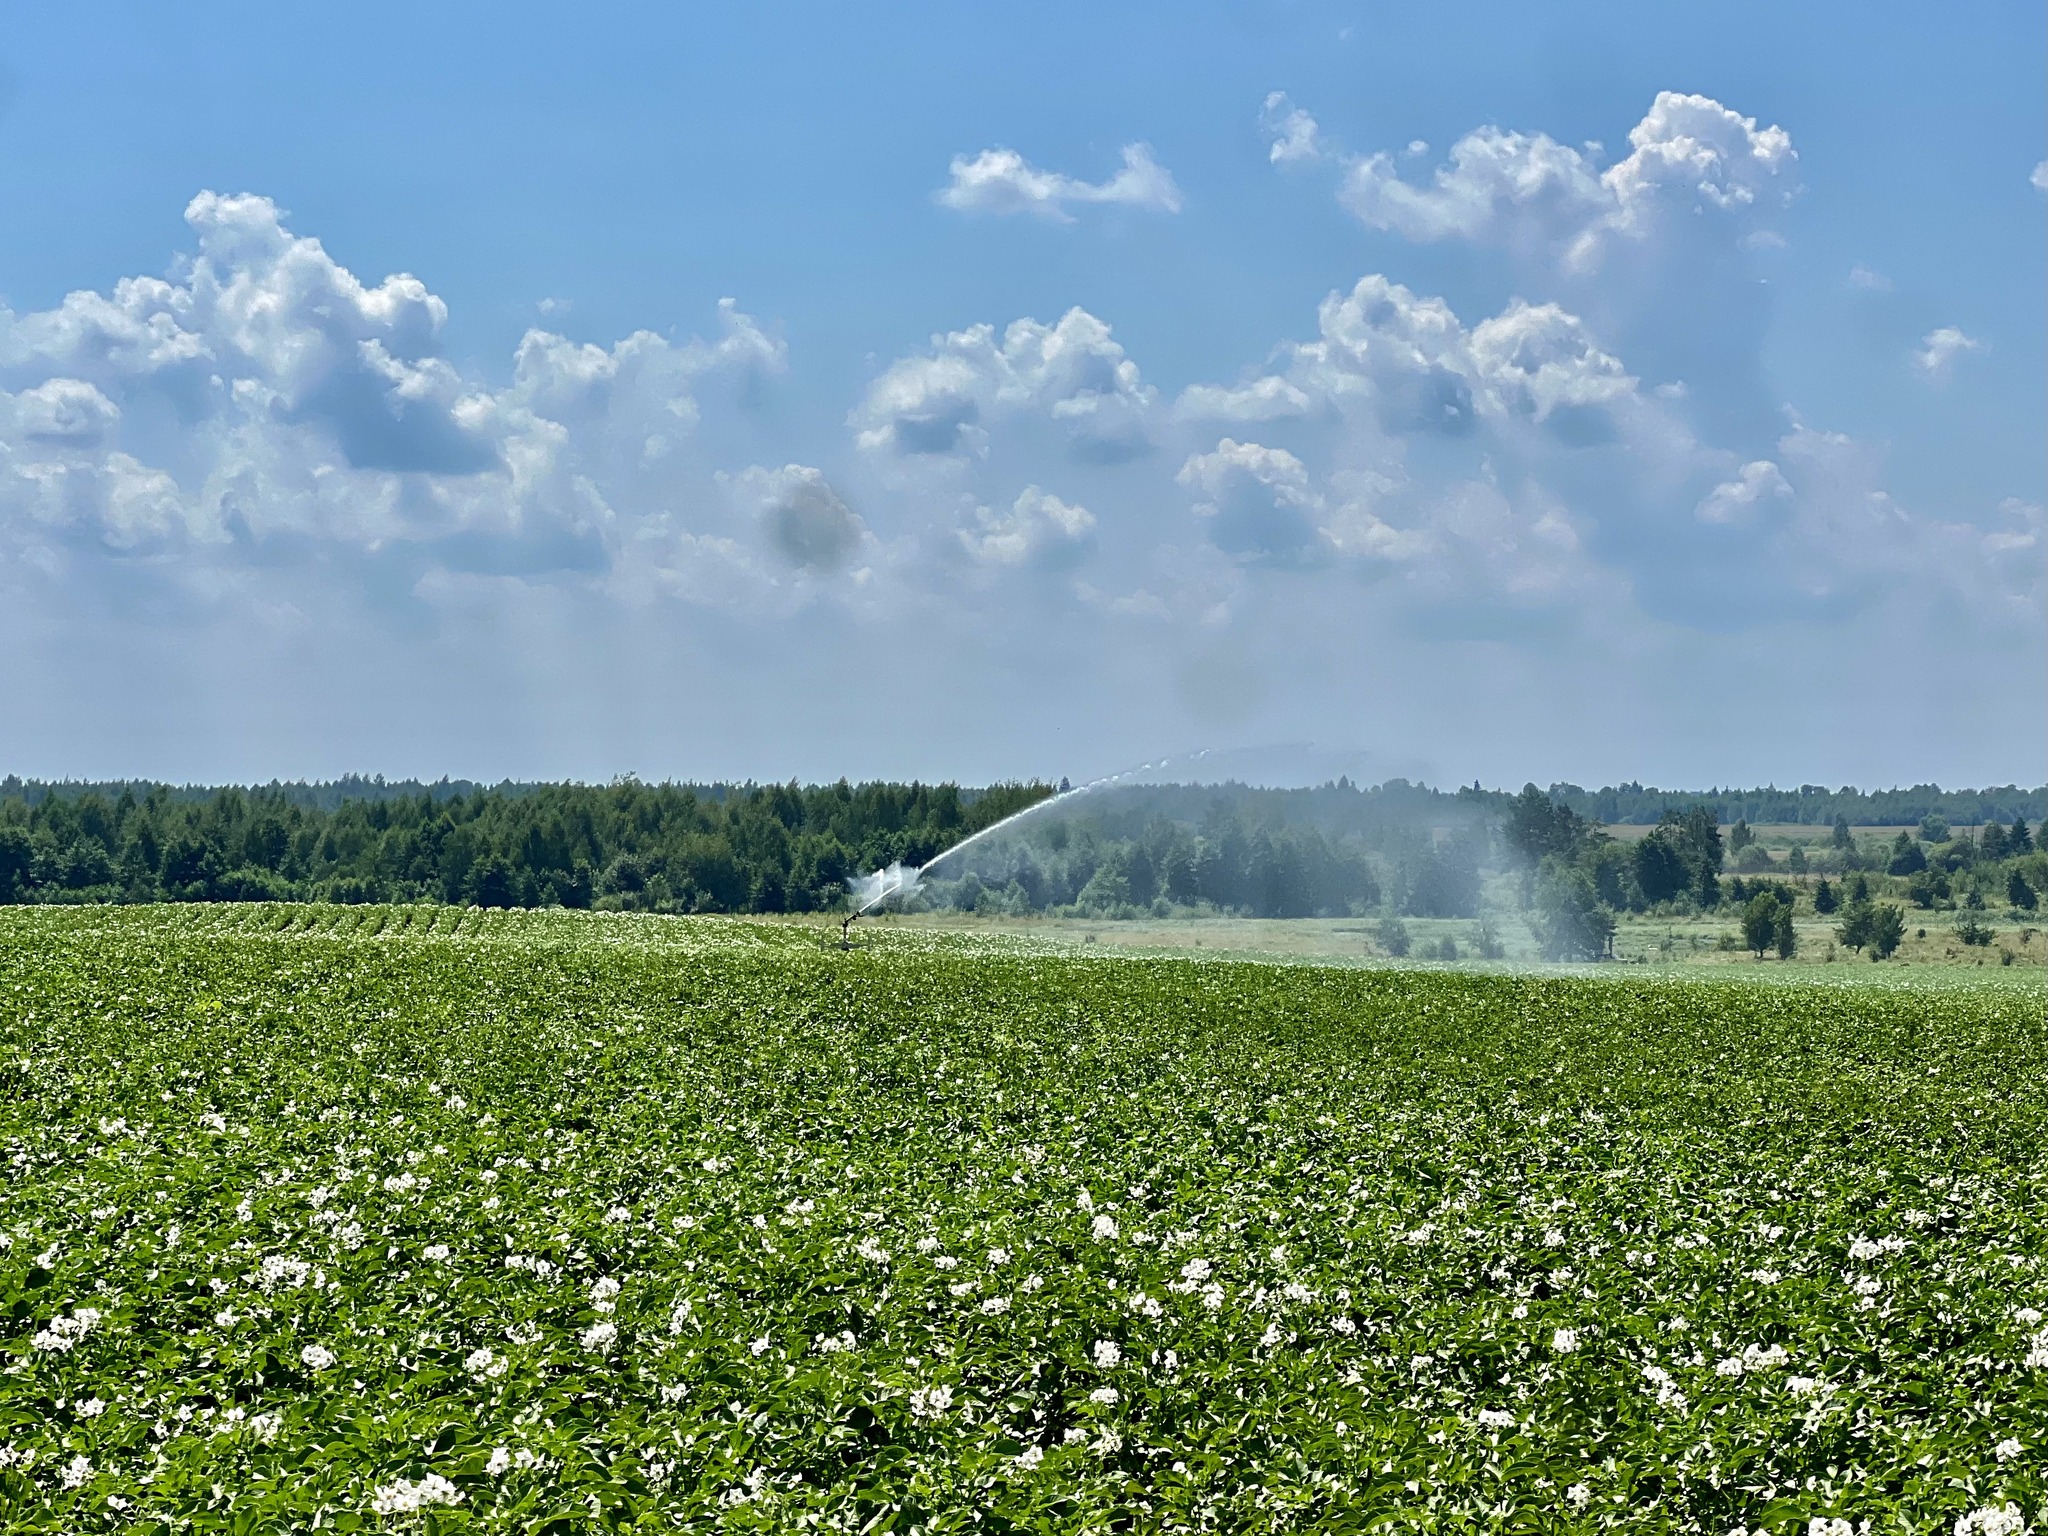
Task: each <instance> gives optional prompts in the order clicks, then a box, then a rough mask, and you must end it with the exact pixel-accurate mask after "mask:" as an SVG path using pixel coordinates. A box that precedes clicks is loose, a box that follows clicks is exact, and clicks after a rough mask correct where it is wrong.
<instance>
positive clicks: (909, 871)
mask: <svg viewBox="0 0 2048 1536" xmlns="http://www.w3.org/2000/svg"><path fill="white" fill-rule="evenodd" d="M1209 755H1210V749H1209V748H1206V747H1205V748H1203V749H1202V750H1201V751H1199V752H1189V753H1186V754H1184V755H1183V756H1181V757H1162V758H1160V759H1159V761H1157V762H1155V763H1140V764H1139V765H1138V766H1137V767H1135V768H1126V769H1124V770H1123V771H1122V772H1121V773H1111V774H1105V775H1104V776H1103V777H1102V778H1099V779H1090V780H1089V781H1088V782H1087V783H1086V784H1078V785H1076V786H1075V787H1074V788H1072V789H1065V790H1061V791H1060V792H1059V793H1058V794H1056V795H1048V796H1047V797H1046V798H1045V799H1043V800H1037V801H1034V802H1033V803H1031V804H1030V805H1027V806H1025V807H1024V809H1023V810H1021V811H1013V812H1012V813H1011V814H1009V815H1008V816H1005V817H1004V818H1003V819H1002V820H1001V821H997V822H991V823H990V824H989V825H988V826H985V827H983V828H982V829H981V830H980V831H979V832H970V833H968V834H967V836H965V837H963V838H961V839H960V841H959V842H957V843H954V844H953V845H952V846H951V847H949V848H947V849H945V850H943V851H942V852H940V853H936V854H934V855H933V856H932V857H931V858H929V859H927V860H925V862H924V863H923V864H901V863H898V864H891V865H890V866H889V867H888V868H887V869H878V870H875V871H874V872H873V873H872V874H866V875H861V876H859V877H857V878H855V879H852V880H849V881H847V882H846V883H847V885H848V886H849V887H850V888H851V889H852V891H853V912H852V914H851V915H850V916H849V917H847V919H846V920H845V921H844V922H842V923H841V924H840V925H839V934H840V938H841V939H842V940H843V939H844V938H845V937H846V935H847V933H848V931H849V930H851V929H852V927H853V925H854V924H855V923H856V922H857V921H859V920H860V919H861V918H863V917H865V916H867V914H868V913H870V912H872V911H873V910H874V909H875V908H876V907H879V906H881V905H882V904H883V903H885V902H887V901H889V900H890V899H892V898H894V897H898V896H908V895H910V894H911V893H913V892H914V891H916V889H917V885H918V881H919V880H920V879H921V878H923V875H924V872H925V871H926V870H928V869H930V868H931V867H932V866H933V865H934V864H937V863H938V862H939V861H940V860H941V859H950V858H951V857H953V855H954V854H956V853H958V852H960V851H961V850H962V849H964V848H970V847H972V846H973V845H974V844H976V843H978V842H980V841H981V840H982V839H983V838H985V837H993V836H994V835H995V834H996V833H998V832H1000V831H1002V830H1003V829H1004V828H1005V827H1011V826H1015V825H1016V824H1017V823H1018V822H1020V821H1022V820H1023V819H1024V818H1025V817H1027V816H1036V815H1037V814H1038V813H1039V812H1040V811H1043V810H1046V809H1048V808H1050V807H1052V806H1055V805H1064V804H1065V803H1066V802H1067V801H1069V800H1075V799H1078V798H1079V797H1080V796H1082V795H1086V794H1090V793H1092V792H1093V791H1095V790H1098V789H1107V788H1109V787H1110V786H1111V785H1112V784H1121V783H1122V782H1124V781H1125V780H1126V779H1134V778H1136V777H1137V776H1138V775H1139V774H1141V773H1156V772H1158V771H1159V770H1160V769H1162V768H1164V767H1166V766H1167V765H1168V764H1169V763H1180V762H1185V763H1190V764H1192V763H1197V762H1200V761H1201V760H1202V759H1203V758H1205V757H1207V756H1209Z"/></svg>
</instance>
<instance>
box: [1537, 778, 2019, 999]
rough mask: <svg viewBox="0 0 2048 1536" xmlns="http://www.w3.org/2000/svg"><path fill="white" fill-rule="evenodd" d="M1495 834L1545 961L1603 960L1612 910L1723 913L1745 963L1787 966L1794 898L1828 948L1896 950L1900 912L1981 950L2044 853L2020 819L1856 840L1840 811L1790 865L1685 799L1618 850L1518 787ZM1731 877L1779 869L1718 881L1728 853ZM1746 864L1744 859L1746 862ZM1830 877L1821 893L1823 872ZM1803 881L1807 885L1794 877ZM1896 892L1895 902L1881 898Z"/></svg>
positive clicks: (1588, 826)
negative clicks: (1921, 914)
mask: <svg viewBox="0 0 2048 1536" xmlns="http://www.w3.org/2000/svg"><path fill="white" fill-rule="evenodd" d="M1501 839H1502V841H1503V842H1504V843H1505V844H1506V846H1507V847H1508V848H1509V849H1510V850H1511V851H1512V852H1513V854H1514V855H1515V857H1516V859H1517V861H1518V862H1519V865H1520V868H1521V871H1522V892H1521V894H1522V902H1523V905H1524V906H1525V907H1528V908H1529V909H1530V910H1531V912H1532V926H1533V927H1534V928H1535V931H1536V935H1537V939H1538V942H1539V944H1540V945H1541V946H1542V949H1543V952H1544V953H1545V955H1546V956H1548V957H1550V958H1552V959H1599V958H1602V957H1603V956H1605V955H1607V954H1609V953H1611V951H1612V945H1613V939H1614V931H1615V926H1616V920H1617V916H1618V914H1620V913H1621V912H1624V911H1626V912H1638V913H1640V912H1668V913H1674V914H1677V913H1686V912H1710V911H1714V910H1717V909H1720V908H1723V907H1727V908H1729V909H1731V910H1732V911H1733V912H1734V913H1735V915H1736V917H1737V919H1738V922H1739V925H1740V928H1741V934H1742V940H1743V942H1744V944H1745V945H1746V946H1747V947H1748V948H1749V949H1751V950H1752V951H1753V952H1754V953H1755V954H1756V955H1757V956H1758V957H1759V958H1761V957H1762V956H1763V955H1764V954H1765V952H1766V951H1770V950H1775V951H1776V953H1777V954H1778V955H1779V956H1780V958H1783V959H1790V958H1791V957H1792V956H1793V955H1794V954H1795V953H1796V952H1797V948H1798V942H1799V940H1798V932H1797V929H1796V928H1795V927H1794V925H1793V916H1794V914H1795V912H1796V911H1797V909H1798V907H1799V904H1800V903H1801V901H1802V900H1803V901H1805V902H1806V903H1807V904H1808V905H1810V907H1811V908H1812V910H1813V911H1814V913H1815V914H1816V915H1818V916H1823V917H1826V916H1834V915H1836V914H1839V926H1838V927H1837V928H1836V938H1837V940H1838V942H1840V943H1841V944H1843V945H1844V946H1846V947H1847V948H1848V949H1850V950H1851V951H1854V952H1861V951H1863V950H1865V949H1868V950H1869V951H1870V953H1871V954H1872V955H1873V956H1875V957H1876V958H1878V959H1884V958H1887V957H1889V956H1890V955H1891V954H1892V952H1893V951H1894V950H1896V949H1897V948H1898V945H1899V943H1900V941H1901V939H1902V938H1903V936H1904V933H1905V929H1906V918H1905V913H1906V910H1907V908H1906V906H1905V905H1904V903H1910V904H1911V906H1913V907H1918V908H1921V909H1923V910H1927V911H1941V910H1948V911H1956V912H1958V913H1961V914H1962V917H1961V919H1960V921H1959V922H1958V926H1957V930H1956V931H1957V933H1958V935H1959V936H1960V937H1962V939H1963V942H1964V943H1966V944H1977V943H1988V942H1989V937H1990V933H1991V930H1990V929H1989V928H1988V927H1987V926H1986V925H1985V924H1984V922H1983V921H1982V919H1980V918H1978V917H1977V916H1975V914H1978V913H1984V912H1988V911H1990V910H1992V909H1993V908H1995V907H2000V906H2003V907H2006V908H2008V909H2010V910H2011V911H2012V912H2014V913H2016V914H2018V915H2021V916H2025V915H2026V914H2028V913H2031V912H2033V911H2035V910H2036V909H2037V907H2038V906H2039V902H2040V891H2041V889H2042V887H2043V885H2044V884H2048V851H2044V850H2042V849H2041V848H2040V846H2039V845H2038V843H2037V841H2036V838H2035V835H2034V832H2033V830H2032V829H2031V828H2029V827H2028V825H2027V821H2026V818H2025V817H2023V816H2014V817H2013V818H2012V819H2011V822H2010V824H2009V825H2008V824H2006V823H2004V822H2001V821H1999V820H1997V819H1995V818H1994V819H1992V820H1989V821H1987V822H1985V824H1984V825H1983V826H1982V827H1981V828H1980V829H1978V831H1977V834H1976V836H1974V837H1972V836H1970V835H1968V833H1967V832H1961V831H1958V830H1956V829H1953V828H1951V827H1950V825H1949V823H1948V822H1947V820H1946V819H1945V818H1944V817H1942V816H1941V815H1939V814H1938V813H1929V814H1928V815H1926V816H1925V817H1924V818H1922V820H1921V822H1920V825H1919V827H1918V828H1917V829H1915V830H1912V831H1908V830H1906V829H1903V828H1902V829H1900V830H1899V831H1898V832H1897V833H1896V834H1895V835H1894V836H1893V837H1892V838H1891V839H1889V840H1888V841H1887V840H1884V839H1869V838H1866V839H1859V838H1857V837H1856V836H1855V834H1854V832H1853V831H1852V829H1851V825H1850V822H1849V820H1848V818H1847V816H1846V815H1837V816H1836V817H1835V819H1834V824H1833V826H1832V828H1831V829H1830V832H1829V835H1828V839H1827V842H1826V844H1825V846H1823V847H1822V848H1820V849H1819V850H1817V851H1816V852H1814V853H1812V854H1808V853H1807V852H1806V851H1805V849H1804V848H1803V847H1797V846H1795V847H1794V848H1793V849H1792V850H1791V857H1790V859H1789V860H1788V861H1787V862H1786V863H1784V864H1782V865H1779V864H1774V863H1773V862H1772V861H1770V860H1769V859H1768V858H1767V857H1761V855H1762V854H1763V850H1762V849H1761V848H1760V847H1759V846H1758V845H1757V843H1756V838H1755V834H1754V833H1753V831H1752V830H1751V828H1750V826H1749V824H1748V823H1747V822H1746V821H1741V820H1738V821H1737V822H1736V823H1735V824H1734V825H1733V826H1732V827H1730V828H1729V829H1728V831H1727V833H1726V835H1725V836H1724V834H1723V832H1722V828H1721V825H1720V823H1719V822H1718V821H1717V819H1716V818H1715V815H1714V813H1713V810H1712V808H1711V807H1710V806H1709V805H1708V804H1707V803H1705V802H1695V803H1694V804H1692V805H1689V806H1686V807H1684V808H1683V809H1680V808H1678V807H1674V806H1669V805H1667V806H1666V807H1665V808H1664V810H1663V812H1662V813H1661V817H1660V820H1659V821H1658V823H1657V824H1656V826H1655V827H1654V829H1653V830H1652V831H1651V832H1650V833H1649V834H1648V835H1647V836H1644V837H1642V838H1639V839H1636V840H1634V841H1632V842H1624V841H1621V840H1619V839H1617V838H1614V837H1612V836H1610V835H1609V834H1608V833H1607V832H1606V831H1604V830H1603V829H1602V828H1601V827H1600V826H1599V825H1598V824H1596V823H1594V822H1592V821H1590V820H1588V819H1587V818H1586V817H1584V816H1582V815H1581V814H1580V813H1579V812H1578V811H1577V810H1575V809H1574V808H1573V806H1572V804H1571V803H1570V801H1569V800H1568V799H1566V798H1562V797H1558V796H1556V795H1554V794H1553V793H1550V792H1546V791H1544V790H1540V789H1538V788H1537V787H1536V786H1535V785H1534V784H1530V785H1526V786H1524V788H1523V790H1522V792H1521V793H1520V794H1519V795H1517V796H1516V797H1515V798H1514V799H1513V801H1512V802H1511V803H1510V804H1509V806H1508V810H1507V814H1506V815H1505V817H1504V818H1503V820H1502V823H1501ZM1731 852H1732V853H1733V854H1734V855H1735V857H1736V862H1737V868H1738V869H1739V870H1744V871H1751V872H1754V871H1757V870H1762V869H1779V870H1783V871H1785V872H1786V873H1788V874H1790V875H1791V876H1793V877H1794V878H1792V879H1789V880H1788V879H1776V880H1757V881H1750V882H1747V883H1746V882H1745V879H1744V876H1743V874H1739V873H1738V874H1736V875H1735V876H1734V877H1733V878H1732V879H1723V877H1722V871H1723V868H1724V864H1725V862H1726V860H1727V859H1728V857H1729V855H1730V853H1731ZM1752 853H1754V854H1756V855H1759V857H1758V858H1755V859H1751V858H1750V857H1749V855H1750V854H1752ZM1830 874H1834V875H1836V876H1838V877H1841V879H1842V883H1841V884H1831V883H1830V881H1829V878H1828V877H1829V875H1830ZM1809 875H1811V876H1813V877H1814V883H1813V884H1812V885H1810V886H1809V885H1808V884H1807V880H1806V877H1807V876H1809ZM1887 896H1891V897H1897V898H1900V899H1901V900H1899V901H1886V900H1884V899H1883V898H1885V897H1887Z"/></svg>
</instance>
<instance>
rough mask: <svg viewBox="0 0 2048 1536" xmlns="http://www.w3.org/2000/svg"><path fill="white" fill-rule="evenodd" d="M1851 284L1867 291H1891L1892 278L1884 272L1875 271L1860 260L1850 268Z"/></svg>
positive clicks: (1852, 286)
mask: <svg viewBox="0 0 2048 1536" xmlns="http://www.w3.org/2000/svg"><path fill="white" fill-rule="evenodd" d="M1849 286H1850V287H1851V288H1861V289H1862V290H1863V291H1864V292H1865V293H1890V292H1891V291H1892V280H1891V279H1890V278H1888V277H1886V276H1885V275H1884V274H1883V273H1882V272H1873V271H1872V270H1871V269H1870V268H1869V267H1866V266H1864V265H1863V263H1862V262H1860V261H1859V262H1857V263H1856V265H1855V266H1853V267H1851V268H1850V269H1849Z"/></svg>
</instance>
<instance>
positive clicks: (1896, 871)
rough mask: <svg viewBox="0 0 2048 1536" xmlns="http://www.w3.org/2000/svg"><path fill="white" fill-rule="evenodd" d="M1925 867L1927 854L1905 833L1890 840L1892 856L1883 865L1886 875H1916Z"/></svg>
mask: <svg viewBox="0 0 2048 1536" xmlns="http://www.w3.org/2000/svg"><path fill="white" fill-rule="evenodd" d="M1926 867H1927V852H1926V850H1925V849H1923V848H1922V847H1921V846H1920V845H1919V844H1918V843H1916V842H1915V841H1914V840H1913V839H1912V838H1911V837H1910V836H1908V835H1907V834H1906V833H1904V832H1901V833H1900V834H1899V835H1898V836H1897V837H1895V838H1893V839H1892V856H1891V859H1890V861H1889V862H1888V863H1886V865H1885V870H1884V872H1885V873H1886V874H1888V875H1917V874H1918V873H1920V871H1921V870H1923V869H1925V868H1926Z"/></svg>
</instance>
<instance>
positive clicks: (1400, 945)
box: [1373, 912, 1410, 960]
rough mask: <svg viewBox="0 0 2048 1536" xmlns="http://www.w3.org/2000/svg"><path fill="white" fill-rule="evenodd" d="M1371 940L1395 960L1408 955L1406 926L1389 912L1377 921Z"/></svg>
mask: <svg viewBox="0 0 2048 1536" xmlns="http://www.w3.org/2000/svg"><path fill="white" fill-rule="evenodd" d="M1373 938H1374V939H1375V940H1377V941H1378V943H1379V946H1380V948H1381V949H1383V950H1385V951H1386V952H1387V953H1388V954H1390V955H1392V956H1393V957H1394V958H1395V959H1396V960H1399V959H1400V958H1402V957H1403V956H1404V955H1406V954H1407V953H1408V946H1409V943H1410V940H1409V937H1408V925H1407V924H1406V923H1404V922H1402V921H1401V919H1400V918H1398V917H1396V916H1395V915H1394V914H1393V913H1391V912H1389V913H1388V914H1387V915H1386V916H1385V917H1383V918H1381V919H1380V920H1379V926H1378V927H1376V928H1375V929H1374V930H1373Z"/></svg>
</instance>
